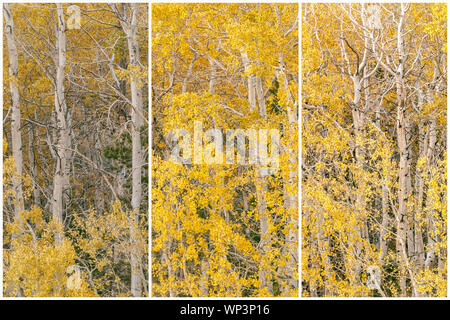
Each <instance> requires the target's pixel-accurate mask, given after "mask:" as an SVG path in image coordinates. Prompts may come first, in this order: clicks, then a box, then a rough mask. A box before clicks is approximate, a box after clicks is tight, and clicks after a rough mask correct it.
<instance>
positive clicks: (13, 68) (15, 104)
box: [3, 3, 24, 217]
mask: <svg viewBox="0 0 450 320" xmlns="http://www.w3.org/2000/svg"><path fill="white" fill-rule="evenodd" d="M3 9H4V16H5V35H6V40H7V43H8V58H9V76H10V79H9V88H10V91H11V111H12V112H11V142H12V143H11V144H12V155H13V158H14V163H15V173H16V175H14V176H13V189H14V192H15V199H14V214H15V216H16V217H17V216H18V214H19V212H21V211H22V210H23V209H24V204H23V191H22V178H21V177H22V170H23V156H22V136H21V133H20V97H19V88H18V87H17V83H18V80H19V79H18V68H17V66H18V59H19V57H18V52H17V46H16V40H15V36H14V21H13V16H12V13H11V10H10V8H9V4H7V3H5V4H3Z"/></svg>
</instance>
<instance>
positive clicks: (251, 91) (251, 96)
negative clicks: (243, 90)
mask: <svg viewBox="0 0 450 320" xmlns="http://www.w3.org/2000/svg"><path fill="white" fill-rule="evenodd" d="M241 56H242V62H243V63H244V68H245V71H246V72H247V71H248V69H249V67H250V60H249V59H248V55H247V53H246V52H241ZM247 90H248V103H249V106H250V112H252V111H254V110H255V109H256V100H255V83H254V76H253V75H252V74H250V75H248V76H247Z"/></svg>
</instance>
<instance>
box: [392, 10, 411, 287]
mask: <svg viewBox="0 0 450 320" xmlns="http://www.w3.org/2000/svg"><path fill="white" fill-rule="evenodd" d="M405 13H406V7H405V4H403V3H402V4H401V15H400V17H399V22H398V29H397V50H398V59H399V65H398V67H397V73H396V76H395V83H396V88H397V144H398V151H399V154H400V163H399V171H398V175H399V183H398V185H399V186H398V212H397V216H396V220H397V236H396V250H397V256H398V264H399V266H400V277H401V279H400V287H401V290H402V295H403V296H405V295H406V272H409V276H410V280H411V287H412V294H413V296H415V295H416V284H415V279H414V275H413V273H412V270H411V266H410V263H409V258H408V253H407V248H406V241H407V238H406V236H407V230H406V228H407V224H406V223H407V221H408V208H407V201H408V194H409V189H410V186H411V182H410V175H409V167H408V164H409V151H408V146H407V127H408V120H407V117H406V109H407V105H406V103H407V101H406V99H407V92H406V84H405V80H404V63H405V59H406V55H405V50H404V33H403V26H404V19H405Z"/></svg>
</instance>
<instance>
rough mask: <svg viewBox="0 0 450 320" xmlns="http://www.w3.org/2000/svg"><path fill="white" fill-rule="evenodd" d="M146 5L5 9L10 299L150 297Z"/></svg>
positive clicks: (6, 284) (6, 279)
mask: <svg viewBox="0 0 450 320" xmlns="http://www.w3.org/2000/svg"><path fill="white" fill-rule="evenodd" d="M147 61H148V5H147V4H119V3H116V4H92V3H90V4H77V5H72V4H68V3H64V4H38V3H33V4H9V5H8V4H4V5H3V66H4V69H3V295H4V296H5V297H50V296H53V297H80V296H84V297H86V296H92V297H127V296H134V297H141V296H147V295H148V76H147V75H148V63H147Z"/></svg>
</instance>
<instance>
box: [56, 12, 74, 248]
mask: <svg viewBox="0 0 450 320" xmlns="http://www.w3.org/2000/svg"><path fill="white" fill-rule="evenodd" d="M56 6H57V10H56V12H57V18H58V25H57V33H56V48H57V56H56V82H55V113H56V130H57V133H56V165H55V176H54V180H53V199H52V214H53V219H55V220H56V221H58V222H59V223H61V224H62V223H63V210H64V203H63V193H64V189H65V188H66V187H67V185H68V179H69V172H68V170H69V167H68V155H69V148H70V135H69V127H68V124H67V120H66V113H67V105H66V100H65V91H64V90H65V89H64V81H65V68H66V24H65V21H64V10H63V8H62V5H61V4H57V5H56ZM55 237H56V242H57V243H60V242H61V240H62V234H61V233H60V232H57V234H56V235H55Z"/></svg>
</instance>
